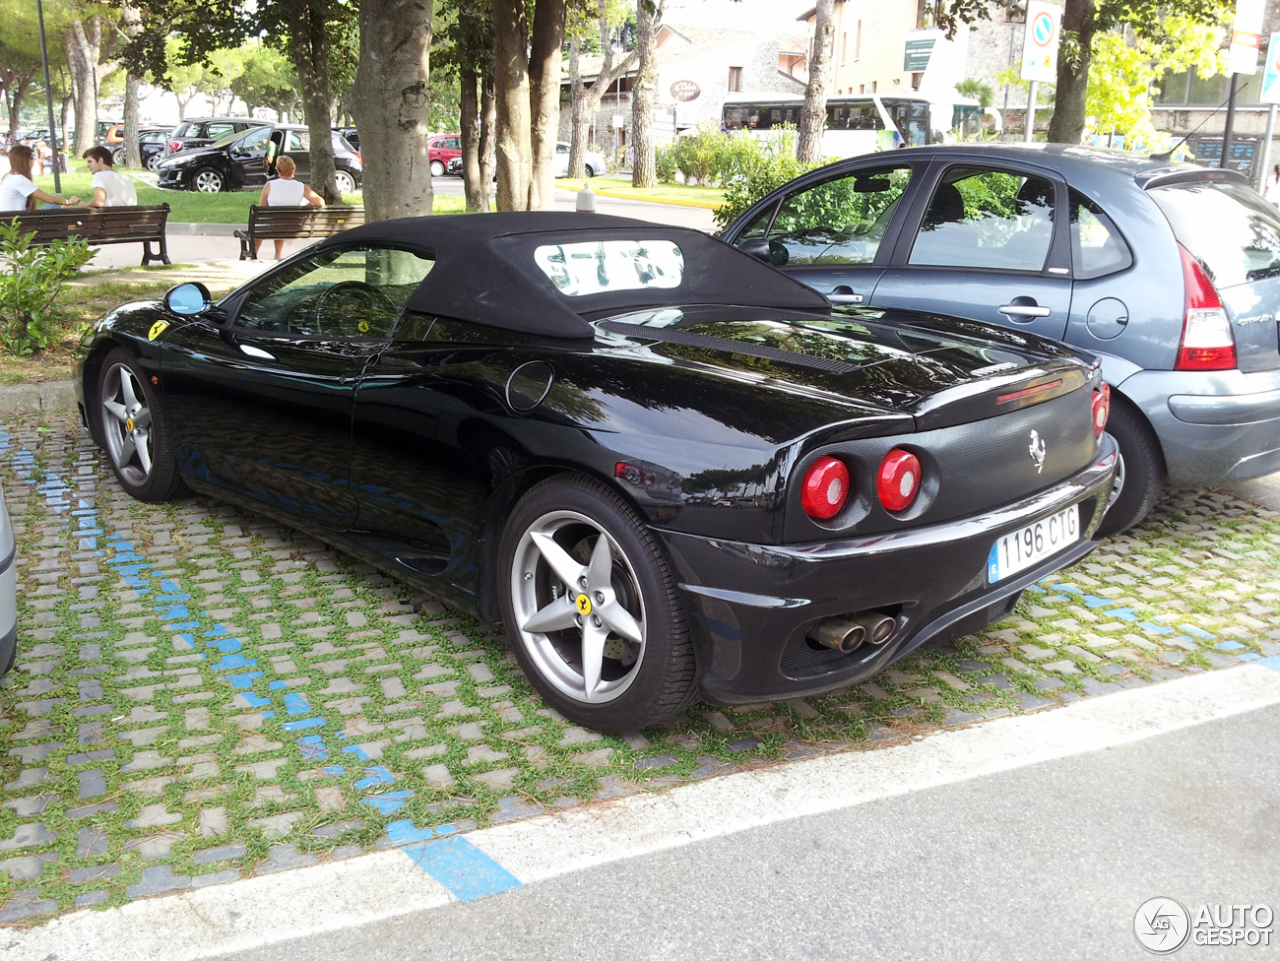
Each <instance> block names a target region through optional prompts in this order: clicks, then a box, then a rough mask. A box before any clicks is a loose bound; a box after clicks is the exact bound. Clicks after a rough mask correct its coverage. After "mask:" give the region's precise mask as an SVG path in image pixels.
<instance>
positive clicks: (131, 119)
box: [120, 3, 142, 170]
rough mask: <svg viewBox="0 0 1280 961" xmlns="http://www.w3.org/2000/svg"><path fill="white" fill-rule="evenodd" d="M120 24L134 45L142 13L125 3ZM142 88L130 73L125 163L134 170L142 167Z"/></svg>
mask: <svg viewBox="0 0 1280 961" xmlns="http://www.w3.org/2000/svg"><path fill="white" fill-rule="evenodd" d="M120 22H121V25H122V26H123V28H124V33H125V36H127V37H128V38H129V41H130V42H131V43H132V42H133V39H134V38H135V37H137V36H138V34H140V33H141V32H142V11H141V10H140V9H139V8H137V7H135V6H132V5H131V4H128V3H125V4H124V5H123V6H121V8H120ZM141 86H142V80H141V78H139V77H137V76H134V74H133V72H132V71H130V72H129V73H128V74H127V75H126V77H125V81H124V162H125V165H126V166H128V167H132V168H133V169H134V170H138V169H140V168H141V167H142V151H141V149H140V148H139V146H138V94H139V93H140V89H139V88H141Z"/></svg>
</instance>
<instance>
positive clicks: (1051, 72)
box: [1020, 0, 1062, 143]
mask: <svg viewBox="0 0 1280 961" xmlns="http://www.w3.org/2000/svg"><path fill="white" fill-rule="evenodd" d="M1061 24H1062V8H1061V7H1059V6H1057V5H1056V4H1052V3H1045V2H1044V0H1028V3H1027V30H1026V33H1025V34H1024V35H1023V38H1022V70H1021V71H1020V75H1021V77H1022V79H1023V80H1026V81H1028V82H1029V83H1030V85H1031V88H1030V89H1029V90H1028V91H1027V122H1026V123H1025V124H1023V131H1022V139H1023V140H1024V141H1025V142H1026V143H1031V140H1032V138H1033V137H1034V136H1035V132H1036V106H1037V104H1036V101H1037V99H1038V98H1037V96H1036V93H1037V90H1038V88H1039V86H1040V84H1041V82H1044V83H1053V82H1054V81H1055V80H1056V79H1057V78H1058V35H1059V32H1060V28H1061Z"/></svg>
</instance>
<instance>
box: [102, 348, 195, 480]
mask: <svg viewBox="0 0 1280 961" xmlns="http://www.w3.org/2000/svg"><path fill="white" fill-rule="evenodd" d="M98 397H99V402H100V406H99V408H98V418H99V419H98V425H99V427H100V428H101V435H102V441H103V445H104V446H105V447H106V449H107V454H108V456H110V458H111V467H112V470H114V471H115V475H116V478H117V479H118V480H119V481H120V486H121V487H123V488H124V489H125V490H126V491H127V492H128V493H129V494H130V495H132V496H133V497H136V498H138V500H143V501H165V500H170V499H172V498H173V497H175V496H176V495H177V494H178V492H179V491H181V490H182V479H181V478H180V477H179V476H178V461H177V458H176V457H175V456H174V452H173V438H172V436H171V435H170V433H169V425H168V422H167V421H166V419H165V416H164V413H163V411H162V410H161V409H160V406H159V403H158V401H159V398H158V395H157V394H155V393H154V392H153V391H152V390H151V385H150V384H149V383H148V381H147V378H146V375H145V374H144V373H143V372H142V370H141V368H140V367H139V366H138V362H137V361H136V360H135V359H134V358H133V356H132V355H131V354H130V353H129V352H128V351H126V350H124V349H117V350H113V351H112V352H111V353H110V354H108V355H107V359H106V361H105V362H104V363H103V365H102V376H101V378H99V380H98Z"/></svg>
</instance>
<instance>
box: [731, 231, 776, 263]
mask: <svg viewBox="0 0 1280 961" xmlns="http://www.w3.org/2000/svg"><path fill="white" fill-rule="evenodd" d="M738 249H739V250H741V251H742V252H743V253H744V254H748V255H750V256H752V257H754V258H755V259H756V260H763V261H764V262H765V263H766V264H767V263H769V241H767V240H765V239H764V238H763V237H762V238H760V239H759V240H744V241H743V242H742V243H740V244H738Z"/></svg>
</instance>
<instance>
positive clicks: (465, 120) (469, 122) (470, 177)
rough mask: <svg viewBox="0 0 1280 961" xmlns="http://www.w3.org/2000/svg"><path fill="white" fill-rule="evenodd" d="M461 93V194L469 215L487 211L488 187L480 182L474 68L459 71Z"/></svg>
mask: <svg viewBox="0 0 1280 961" xmlns="http://www.w3.org/2000/svg"><path fill="white" fill-rule="evenodd" d="M458 80H459V84H460V86H461V90H462V96H461V107H462V110H461V115H462V192H463V193H464V194H465V195H466V198H467V211H468V212H469V213H478V212H480V211H482V210H484V209H485V203H484V201H485V194H486V193H487V192H488V191H486V189H485V188H486V187H487V186H488V184H486V183H485V182H484V181H483V180H481V179H480V98H479V93H478V91H477V89H476V71H475V68H474V67H469V66H468V67H459V68H458Z"/></svg>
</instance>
